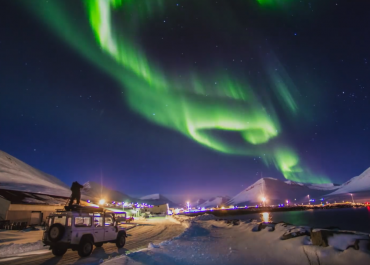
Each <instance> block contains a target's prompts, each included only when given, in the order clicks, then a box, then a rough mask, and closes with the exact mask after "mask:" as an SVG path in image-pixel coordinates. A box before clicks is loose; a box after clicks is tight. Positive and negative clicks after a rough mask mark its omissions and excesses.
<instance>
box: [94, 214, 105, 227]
mask: <svg viewBox="0 0 370 265" xmlns="http://www.w3.org/2000/svg"><path fill="white" fill-rule="evenodd" d="M94 226H95V227H102V226H103V217H96V216H94Z"/></svg>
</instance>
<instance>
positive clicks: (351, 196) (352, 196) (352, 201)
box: [351, 193, 355, 203]
mask: <svg viewBox="0 0 370 265" xmlns="http://www.w3.org/2000/svg"><path fill="white" fill-rule="evenodd" d="M351 197H352V202H353V203H355V201H354V200H353V194H352V193H351Z"/></svg>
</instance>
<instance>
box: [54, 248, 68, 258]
mask: <svg viewBox="0 0 370 265" xmlns="http://www.w3.org/2000/svg"><path fill="white" fill-rule="evenodd" d="M51 252H52V253H53V255H54V256H57V257H60V256H63V255H64V254H65V253H66V252H67V248H65V247H58V246H56V247H54V248H53V249H52V250H51Z"/></svg>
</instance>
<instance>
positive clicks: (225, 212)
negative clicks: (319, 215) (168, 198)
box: [174, 204, 366, 217]
mask: <svg viewBox="0 0 370 265" xmlns="http://www.w3.org/2000/svg"><path fill="white" fill-rule="evenodd" d="M343 208H366V206H365V205H347V204H337V205H333V206H331V205H325V206H304V205H303V206H286V207H257V208H256V207H248V208H237V209H232V208H231V209H217V210H205V211H198V212H190V213H189V212H188V213H179V214H177V215H180V216H181V215H183V216H189V217H194V216H198V215H202V214H213V215H214V216H229V215H244V214H255V213H263V212H271V213H272V212H290V211H307V210H329V209H343ZM174 216H176V215H174Z"/></svg>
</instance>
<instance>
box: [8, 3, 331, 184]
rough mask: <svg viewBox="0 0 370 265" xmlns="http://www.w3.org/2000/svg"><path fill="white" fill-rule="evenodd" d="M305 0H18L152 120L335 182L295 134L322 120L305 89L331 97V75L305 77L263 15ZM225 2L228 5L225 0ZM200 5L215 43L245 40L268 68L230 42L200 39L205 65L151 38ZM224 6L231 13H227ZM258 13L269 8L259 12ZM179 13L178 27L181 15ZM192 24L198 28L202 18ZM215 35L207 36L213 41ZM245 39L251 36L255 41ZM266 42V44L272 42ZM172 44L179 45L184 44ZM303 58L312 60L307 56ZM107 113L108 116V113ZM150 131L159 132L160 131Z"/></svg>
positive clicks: (294, 173)
mask: <svg viewBox="0 0 370 265" xmlns="http://www.w3.org/2000/svg"><path fill="white" fill-rule="evenodd" d="M206 2H207V1H206ZM303 2H305V1H303ZM305 4H306V6H304V7H303V6H302V7H301V6H300V5H299V4H297V3H295V2H294V1H282V0H266V1H262V0H255V1H249V2H248V1H235V3H233V4H230V6H228V4H227V2H225V1H220V3H217V4H216V3H213V2H212V3H211V2H209V3H205V2H204V1H203V2H199V1H198V2H197V1H190V2H189V3H187V2H186V1H179V3H176V2H172V1H164V0H153V1H150V2H149V1H147V0H137V1H129V0H126V1H125V0H110V1H108V0H107V1H101V0H86V1H74V2H73V3H72V1H65V2H60V1H49V2H47V3H45V1H33V2H32V3H31V2H27V1H17V4H16V5H15V6H16V8H18V9H19V10H23V11H22V12H25V14H28V15H29V16H30V17H32V18H33V19H35V20H37V22H35V23H38V25H39V27H40V28H42V29H43V30H44V31H45V32H47V33H46V34H48V35H49V38H55V39H56V41H60V42H61V43H60V45H61V46H63V45H64V47H65V48H67V47H70V48H72V49H73V52H74V53H75V54H76V57H78V58H79V59H80V60H81V58H82V60H84V61H86V62H88V63H89V64H90V65H91V66H92V67H94V68H96V69H99V70H98V71H100V73H102V76H105V78H109V79H110V80H112V81H114V82H115V83H116V84H117V87H116V88H114V90H115V91H116V92H112V91H113V89H110V92H109V93H119V94H120V96H121V99H120V102H121V104H122V106H126V107H128V108H129V109H130V111H132V112H133V113H136V114H137V115H138V116H140V117H141V118H144V119H145V120H146V121H145V122H147V123H150V124H153V125H154V126H160V127H164V128H167V129H170V130H171V131H172V132H173V133H180V134H181V135H182V137H184V138H188V139H190V140H191V141H193V142H195V143H197V144H198V145H199V146H200V148H204V147H206V148H207V149H209V150H211V151H212V152H215V153H221V154H225V155H227V156H228V157H230V159H232V157H234V158H236V159H238V160H239V159H242V160H243V159H245V161H249V160H250V159H256V158H257V159H260V160H261V162H262V164H263V166H261V167H260V170H261V171H264V170H270V169H271V168H275V169H276V170H277V171H278V172H279V174H280V176H283V177H285V178H286V179H288V180H293V181H299V182H306V183H327V182H332V181H335V180H334V179H333V178H332V176H331V175H330V174H327V173H328V171H326V170H325V169H324V170H322V166H317V164H320V165H321V162H318V161H317V160H315V159H313V158H312V156H310V157H309V158H308V159H306V158H307V156H306V155H304V153H307V151H305V149H307V148H303V147H302V146H305V145H306V143H304V144H302V145H301V144H299V143H297V140H296V135H295V134H293V131H297V129H296V128H300V127H301V128H305V129H306V130H307V131H311V129H309V128H315V127H316V126H317V124H318V123H319V122H318V121H315V119H317V118H316V117H317V113H320V112H315V111H316V110H315V109H314V110H310V109H309V108H308V105H310V106H313V105H314V104H311V103H310V104H308V103H307V102H306V98H305V97H311V98H316V99H318V98H323V97H325V95H326V92H325V91H324V90H323V84H322V83H321V84H320V82H318V80H317V79H316V78H311V79H310V78H308V79H307V81H304V82H303V81H302V80H300V79H302V77H300V76H301V75H302V73H300V72H299V71H295V70H293V71H292V67H290V66H288V67H287V66H286V65H287V63H286V60H285V59H286V58H287V53H286V52H284V53H282V52H280V50H279V49H280V48H281V47H284V46H282V45H280V46H279V49H274V48H273V47H274V42H273V41H268V42H267V41H266V40H267V39H268V38H269V37H265V36H264V37H262V35H263V33H262V32H263V30H265V32H268V26H265V24H263V23H267V22H266V21H267V19H271V22H269V23H273V22H272V21H275V22H276V21H282V22H281V23H282V25H283V24H284V23H285V24H287V23H289V20H288V19H287V20H286V21H284V19H285V18H284V16H285V15H286V14H293V13H294V14H295V16H299V12H304V10H305V9H306V8H312V4H311V3H310V4H309V5H308V2H307V3H305ZM218 5H223V8H221V7H219V6H218ZM317 5H318V3H316V6H317ZM184 6H185V7H186V6H189V9H191V11H189V10H188V11H186V12H188V13H189V12H190V13H191V12H194V17H188V16H182V15H179V13H176V12H179V11H177V10H178V9H180V8H184ZM226 6H227V8H226ZM13 8H15V7H13ZM243 9H245V12H248V13H247V14H248V16H247V15H246V17H248V18H244V17H242V14H243V12H242V10H243ZM302 10H303V11H302ZM184 12H185V11H184ZM192 14H193V13H192ZM195 14H197V15H195ZM199 14H204V16H205V17H206V18H204V19H203V20H202V21H203V22H202V23H203V24H202V25H204V26H202V27H204V29H207V31H208V32H210V33H211V32H213V31H214V32H218V33H219V34H218V35H220V36H218V37H217V38H216V37H215V40H216V39H217V41H214V42H215V45H214V48H215V49H216V48H220V47H221V48H222V46H227V47H233V46H235V47H238V48H236V50H238V51H243V52H245V53H248V56H249V58H250V59H249V60H248V61H247V60H246V59H244V60H243V59H236V60H237V61H238V62H239V63H240V64H241V63H243V65H247V67H248V69H249V72H250V71H251V70H250V69H252V71H254V70H255V69H256V70H255V71H256V72H257V71H258V74H255V75H250V74H248V71H247V70H243V69H242V68H240V67H239V68H236V67H234V68H233V67H227V66H225V63H224V61H225V60H226V59H227V60H229V61H230V62H231V61H232V62H234V61H235V59H234V57H236V56H235V55H232V56H231V57H230V56H229V53H230V51H229V50H228V51H225V50H224V51H223V52H218V51H213V50H211V49H210V50H205V49H203V48H199V49H202V52H199V51H198V52H197V54H198V55H201V57H202V58H203V61H204V63H203V64H202V66H201V67H200V66H198V65H195V63H196V60H195V59H193V58H192V60H193V61H195V63H194V62H193V64H192V65H190V64H189V62H190V59H189V62H188V61H187V60H185V61H184V62H180V61H179V60H175V59H174V58H173V55H172V54H173V51H172V50H168V52H167V51H164V50H163V49H162V48H161V47H160V46H158V45H159V44H156V43H155V42H150V41H146V40H151V38H153V37H152V35H151V33H150V32H153V36H154V35H158V36H162V35H164V34H162V33H161V30H162V28H163V27H164V26H162V25H166V24H169V23H172V22H171V21H173V20H175V18H174V17H175V16H178V17H179V18H178V19H179V21H182V22H181V23H183V24H186V21H187V19H188V20H191V19H194V20H195V19H198V17H200V16H199ZM220 14H222V15H224V16H225V17H223V18H222V20H221V21H222V22H220V19H219V17H220ZM250 14H255V16H256V17H258V16H260V17H259V18H256V19H255V22H254V21H253V19H254V18H251V16H250ZM305 14H306V13H305ZM307 14H309V15H311V14H310V13H307ZM292 16H293V15H291V17H292ZM295 16H293V17H295ZM304 16H306V15H303V17H304ZM307 16H308V15H307ZM184 17H186V19H185V18H184ZM248 19H249V20H248ZM257 20H258V22H257ZM287 21H288V22H287ZM159 22H160V23H161V25H159ZM155 23H157V24H155ZM176 23H177V24H176ZM176 23H174V26H173V27H178V25H180V24H181V23H180V22H176ZM259 23H262V24H260V25H261V26H260V30H257V29H258V27H257V26H255V29H253V26H252V25H259ZM285 24H284V25H285ZM153 25H156V26H155V27H154V26H153ZM189 27H190V26H189ZM264 27H266V29H264ZM191 28H192V29H191V30H196V28H195V27H194V26H192V27H191ZM271 28H272V27H271ZM287 28H288V27H287ZM226 29H230V32H232V31H235V32H236V31H242V30H243V31H247V30H249V31H251V30H254V31H253V32H257V33H253V34H254V35H248V37H240V36H239V35H238V34H234V33H233V34H231V33H227V31H225V30H226ZM276 29H277V28H275V29H274V30H275V32H274V30H271V32H273V33H272V34H275V33H276V32H277V31H276ZM222 30H224V31H222ZM284 30H285V29H284ZM289 30H290V31H291V32H290V35H291V36H290V37H289V38H294V37H297V38H298V37H299V35H300V33H299V34H297V33H296V32H299V30H298V29H294V26H292V29H289ZM207 31H204V32H207ZM281 31H283V28H282V29H281ZM276 34H278V33H276ZM216 35H217V34H216ZM223 35H225V36H227V37H225V36H223ZM265 35H266V36H269V35H268V34H265ZM148 36H150V38H149V37H148ZM169 36H171V35H169ZM189 36H191V35H189ZM222 36H223V37H222ZM230 36H235V38H234V39H232V38H230ZM252 36H253V37H252ZM271 36H272V35H271ZM146 38H149V39H146ZM173 38H174V39H176V38H177V39H180V37H173ZM198 38H199V37H198ZM276 38H277V37H276ZM162 39H163V37H162ZM200 41H202V40H200ZM208 41H209V40H207V39H205V40H204V43H208ZM238 42H243V43H247V45H246V46H245V49H244V48H243V46H242V45H240V46H239V45H238ZM153 43H155V44H153ZM218 43H221V45H220V44H218ZM222 43H225V44H224V45H222ZM257 43H258V44H257ZM260 43H263V45H264V47H265V48H264V51H263V52H262V50H261V44H260ZM282 43H283V42H282ZM202 45H203V44H200V45H198V46H200V47H202ZM263 45H262V46H263ZM190 46H191V45H190ZM219 46H220V47H219ZM293 46H294V45H293ZM293 46H290V47H293ZM158 47H160V48H158ZM172 47H173V49H176V46H172ZM297 47H299V46H297ZM194 49H195V50H196V49H198V48H197V46H195V45H194ZM281 49H283V48H281ZM297 50H298V48H297ZM164 52H165V53H164ZM291 53H292V55H291V56H293V54H296V56H297V54H298V55H299V52H298V51H295V50H291ZM189 58H190V57H189ZM51 60H52V59H51ZM198 64H199V63H198ZM299 64H301V67H302V69H303V68H304V69H305V67H306V66H304V59H303V60H301V61H299ZM310 67H311V66H310ZM311 68H313V67H311ZM257 69H258V70H257ZM243 71H244V72H243ZM305 71H307V70H305ZM102 82H104V81H102ZM106 93H108V92H106ZM322 110H323V112H325V111H327V110H324V108H322ZM102 113H104V112H101V114H100V116H102V115H105V114H102ZM115 115H117V116H119V115H120V113H119V112H117V113H116V114H115ZM131 126H135V125H131ZM147 133H148V136H149V135H150V132H147ZM114 134H115V135H117V137H119V135H120V132H119V131H115V132H114ZM122 135H123V133H122ZM112 141H113V140H112ZM161 142H165V140H163V139H162V140H161ZM168 148H169V149H171V148H170V147H168ZM4 151H7V150H4ZM199 159H201V158H199ZM245 163H248V162H245ZM132 174H133V173H132ZM253 174H255V173H253ZM257 175H258V174H257Z"/></svg>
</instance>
